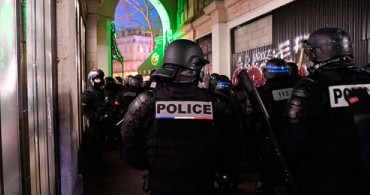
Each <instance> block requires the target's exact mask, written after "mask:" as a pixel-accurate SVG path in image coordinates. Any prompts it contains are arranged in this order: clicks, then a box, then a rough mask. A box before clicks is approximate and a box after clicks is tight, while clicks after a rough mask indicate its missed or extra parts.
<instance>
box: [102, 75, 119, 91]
mask: <svg viewBox="0 0 370 195" xmlns="http://www.w3.org/2000/svg"><path fill="white" fill-rule="evenodd" d="M104 80H105V87H106V88H107V89H111V88H113V87H115V86H116V80H115V79H114V78H113V77H105V78H104Z"/></svg>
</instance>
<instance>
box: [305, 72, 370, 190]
mask: <svg viewBox="0 0 370 195" xmlns="http://www.w3.org/2000/svg"><path fill="white" fill-rule="evenodd" d="M311 78H313V79H314V80H316V81H318V83H319V86H320V88H321V92H320V93H319V94H318V95H319V96H320V102H318V104H317V106H318V109H317V110H318V111H317V113H316V116H315V117H314V118H315V120H316V122H315V124H316V125H315V132H314V135H315V136H314V137H313V140H312V145H311V149H310V151H309V152H308V153H307V156H309V158H307V159H308V161H309V164H310V167H308V168H309V169H308V170H311V171H312V172H311V173H312V174H313V175H321V177H322V178H324V179H325V178H335V180H336V181H338V182H342V186H341V188H342V191H345V190H346V189H356V190H359V191H361V190H362V188H363V187H365V186H364V185H363V184H364V181H365V180H367V181H368V176H366V175H365V174H364V169H363V166H362V160H361V156H360V144H359V139H360V137H359V135H358V132H357V127H356V125H355V123H354V120H353V115H352V112H351V110H350V108H349V106H348V103H347V102H346V101H345V99H344V93H346V91H347V90H349V89H351V88H356V87H367V88H368V89H370V79H369V78H364V77H361V74H359V72H358V71H356V70H355V69H337V70H322V71H320V72H315V73H314V74H313V75H312V76H311ZM313 180H315V179H314V178H313ZM331 181H333V180H331ZM319 183H322V182H319ZM319 185H321V184H319ZM330 185H334V184H330ZM328 188H333V187H330V186H328ZM352 192H353V191H352ZM354 194H357V193H354Z"/></svg>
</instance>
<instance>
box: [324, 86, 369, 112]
mask: <svg viewBox="0 0 370 195" xmlns="http://www.w3.org/2000/svg"><path fill="white" fill-rule="evenodd" d="M353 88H367V92H368V93H369V90H370V84H359V85H337V86H330V87H329V96H330V106H331V107H332V108H336V107H346V106H348V103H347V101H346V100H345V99H344V94H347V93H348V92H349V90H351V89H353Z"/></svg>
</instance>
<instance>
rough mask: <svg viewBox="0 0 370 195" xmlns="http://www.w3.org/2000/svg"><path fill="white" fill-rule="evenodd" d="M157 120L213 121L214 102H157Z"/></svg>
mask: <svg viewBox="0 0 370 195" xmlns="http://www.w3.org/2000/svg"><path fill="white" fill-rule="evenodd" d="M155 118H156V119H196V120H213V109H212V102H200V101H156V103H155Z"/></svg>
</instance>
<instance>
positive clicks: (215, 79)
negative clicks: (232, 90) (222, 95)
mask: <svg viewBox="0 0 370 195" xmlns="http://www.w3.org/2000/svg"><path fill="white" fill-rule="evenodd" d="M219 77H220V75H219V74H217V73H212V74H211V75H210V77H209V81H208V89H209V90H210V91H211V92H213V91H214V90H215V88H216V85H217V82H218V80H219V79H218V78H219Z"/></svg>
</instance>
